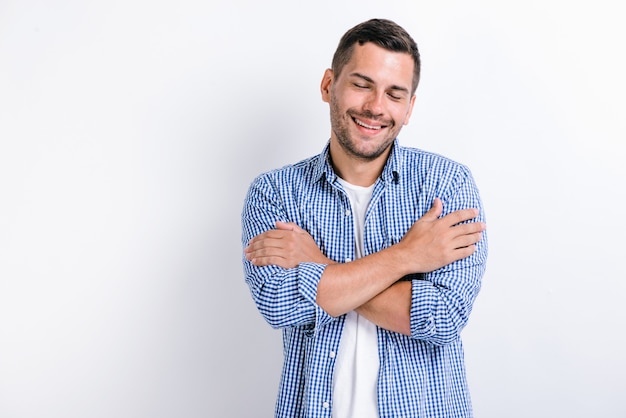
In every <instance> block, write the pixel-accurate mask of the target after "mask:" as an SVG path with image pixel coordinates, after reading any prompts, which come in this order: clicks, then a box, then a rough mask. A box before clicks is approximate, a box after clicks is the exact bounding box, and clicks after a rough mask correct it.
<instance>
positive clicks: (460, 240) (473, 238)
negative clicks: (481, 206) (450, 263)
mask: <svg viewBox="0 0 626 418" xmlns="http://www.w3.org/2000/svg"><path fill="white" fill-rule="evenodd" d="M482 238H483V234H482V232H476V233H474V234H469V235H463V236H460V237H457V238H456V239H455V240H454V241H453V245H454V246H455V248H457V249H458V248H463V247H467V246H470V245H474V244H476V243H477V242H479V241H480V240H481V239H482Z"/></svg>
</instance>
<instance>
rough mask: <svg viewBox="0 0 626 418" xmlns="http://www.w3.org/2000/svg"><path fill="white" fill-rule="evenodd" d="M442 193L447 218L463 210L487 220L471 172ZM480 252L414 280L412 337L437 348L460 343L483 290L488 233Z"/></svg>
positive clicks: (462, 171)
mask: <svg viewBox="0 0 626 418" xmlns="http://www.w3.org/2000/svg"><path fill="white" fill-rule="evenodd" d="M439 193H441V194H440V196H439V197H441V199H442V201H443V207H444V213H443V214H442V216H445V215H446V214H448V213H451V212H454V211H456V210H460V209H467V208H478V209H479V210H480V214H479V216H478V218H476V219H475V220H472V221H470V222H474V221H481V222H484V221H485V215H484V210H483V206H482V203H481V200H480V196H479V193H478V189H477V187H476V185H475V183H474V179H473V178H472V175H471V173H470V172H469V170H468V169H467V168H465V167H462V169H461V170H460V171H459V173H458V175H457V176H455V177H454V179H453V181H451V182H450V183H449V185H448V187H447V188H446V190H442V191H440V192H439ZM476 246H477V248H476V251H475V252H474V253H473V254H472V255H471V256H469V257H467V258H464V259H461V260H458V261H456V262H453V263H451V264H448V265H447V266H444V267H442V268H440V269H438V270H435V271H433V272H431V273H427V274H424V275H422V276H421V277H420V278H419V279H413V280H412V302H411V313H410V315H411V337H412V338H415V339H420V340H424V341H427V342H430V343H432V344H434V345H445V344H449V343H451V342H453V341H456V340H457V339H458V338H459V336H460V333H461V331H462V330H463V328H464V327H465V325H466V324H467V321H468V319H469V315H470V312H471V310H472V306H473V303H474V300H475V299H476V296H477V295H478V292H479V291H480V287H481V281H482V276H483V274H484V272H485V266H486V261H487V234H486V232H483V237H482V239H481V240H480V241H479V242H478V243H477V244H476Z"/></svg>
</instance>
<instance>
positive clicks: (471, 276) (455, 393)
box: [242, 19, 487, 418]
mask: <svg viewBox="0 0 626 418" xmlns="http://www.w3.org/2000/svg"><path fill="white" fill-rule="evenodd" d="M419 74H420V56H419V52H418V49H417V45H416V44H415V41H414V40H413V39H412V38H411V36H410V35H409V34H408V33H406V31H405V30H404V29H403V28H401V27H400V26H398V25H397V24H395V23H394V22H391V21H389V20H383V19H372V20H369V21H367V22H363V23H361V24H359V25H357V26H355V27H354V28H352V29H350V30H349V31H348V32H346V34H345V35H344V36H343V37H342V39H341V40H340V42H339V45H338V47H337V50H336V52H335V55H334V57H333V62H332V68H330V69H328V70H326V71H325V73H324V76H323V78H322V82H321V94H322V100H324V101H325V102H327V103H329V107H330V120H331V133H330V139H329V140H328V143H327V145H326V147H325V148H324V150H323V152H322V153H321V154H319V155H317V156H314V157H311V158H309V159H307V160H304V161H301V162H299V163H296V164H293V165H289V166H286V167H283V168H281V169H277V170H273V171H270V172H268V173H264V174H262V175H260V176H258V177H257V178H256V179H255V180H254V181H253V183H252V184H251V186H250V189H249V191H248V194H247V196H246V200H245V204H244V209H243V214H242V229H243V237H242V238H243V245H244V271H245V276H246V283H247V284H248V286H249V287H250V291H251V294H252V297H253V299H254V301H255V303H256V305H257V307H258V309H259V311H260V312H261V314H262V315H263V317H264V318H265V319H266V320H267V322H268V323H269V324H270V325H271V326H273V327H275V328H280V329H282V333H283V343H284V356H285V357H284V365H283V372H282V378H281V382H280V389H279V394H278V400H277V403H276V417H288V418H294V417H333V418H344V417H355V418H369V417H469V416H472V409H471V402H470V396H469V391H468V388H467V382H466V377H465V365H464V360H463V348H462V343H461V338H460V334H461V331H462V329H463V328H464V326H465V325H466V323H467V321H468V318H469V314H470V312H471V309H472V305H473V302H474V300H475V298H476V296H477V294H478V292H479V290H480V285H481V279H482V275H483V273H484V270H485V263H486V258H487V242H486V236H485V235H484V230H485V223H484V216H483V213H482V207H481V201H480V197H479V194H478V189H477V187H476V185H475V183H474V180H473V178H472V176H471V173H470V171H469V170H468V169H467V167H465V166H463V165H461V164H459V163H456V162H454V161H452V160H450V159H447V158H445V157H442V156H439V155H436V154H433V153H429V152H426V151H422V150H418V149H413V148H407V147H403V146H401V145H400V144H399V142H398V134H399V133H400V130H401V128H402V126H404V125H406V124H407V123H408V122H409V118H410V116H411V112H412V110H413V105H414V102H415V91H416V88H417V84H418V82H419Z"/></svg>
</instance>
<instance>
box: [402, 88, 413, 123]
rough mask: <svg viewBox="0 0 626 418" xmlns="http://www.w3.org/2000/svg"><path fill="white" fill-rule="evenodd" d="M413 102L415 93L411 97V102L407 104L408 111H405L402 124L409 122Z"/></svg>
mask: <svg viewBox="0 0 626 418" xmlns="http://www.w3.org/2000/svg"><path fill="white" fill-rule="evenodd" d="M414 104H415V95H413V97H411V103H410V104H409V111H408V112H407V113H406V117H405V118H404V125H408V124H409V119H410V118H411V113H413V105H414Z"/></svg>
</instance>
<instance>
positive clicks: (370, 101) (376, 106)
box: [363, 90, 384, 116]
mask: <svg viewBox="0 0 626 418" xmlns="http://www.w3.org/2000/svg"><path fill="white" fill-rule="evenodd" d="M383 100H384V92H379V91H378V90H372V92H371V94H370V95H369V96H368V97H367V100H366V101H365V103H364V104H363V109H364V110H366V111H369V112H370V113H371V114H372V115H375V116H380V115H382V114H383V113H384V111H383Z"/></svg>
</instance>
